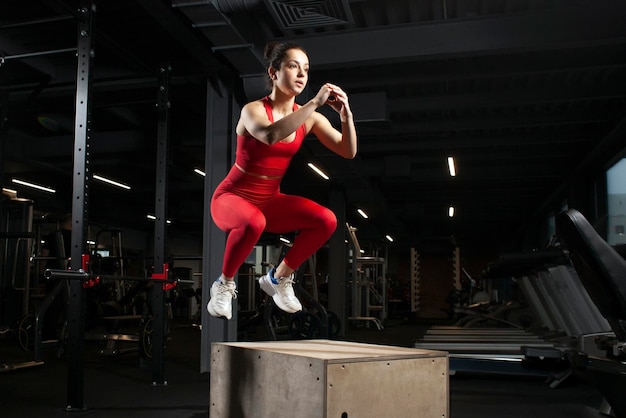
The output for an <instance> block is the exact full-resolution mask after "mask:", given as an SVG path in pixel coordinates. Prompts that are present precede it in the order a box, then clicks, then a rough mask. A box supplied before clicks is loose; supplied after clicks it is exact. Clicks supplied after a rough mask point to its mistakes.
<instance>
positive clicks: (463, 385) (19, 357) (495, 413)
mask: <svg viewBox="0 0 626 418" xmlns="http://www.w3.org/2000/svg"><path fill="white" fill-rule="evenodd" d="M426 326H428V324H415V323H395V324H393V323H392V324H388V325H387V326H386V328H385V329H384V330H381V331H378V330H376V329H375V328H358V329H353V330H349V331H348V332H347V334H346V337H345V339H346V340H350V341H358V342H367V343H374V344H388V345H397V346H404V347H408V346H411V344H412V342H413V341H414V340H415V339H416V338H419V337H420V335H421V334H422V333H423V331H424V329H425V327H426ZM170 336H171V339H170V341H169V342H168V346H167V353H166V370H165V373H166V376H167V381H168V384H167V386H159V387H154V386H152V385H151V382H150V380H151V368H150V367H140V364H139V358H138V355H137V354H135V353H128V354H124V355H121V356H118V357H115V358H111V357H102V356H100V355H99V354H98V348H99V347H98V345H97V344H95V343H87V344H86V347H85V381H84V384H85V386H84V388H85V391H84V393H85V395H84V397H85V404H86V407H87V409H86V410H84V411H82V412H79V411H73V412H67V411H66V410H65V403H66V399H67V393H66V384H67V380H66V379H67V368H66V367H67V364H66V362H65V361H64V360H62V359H58V358H57V356H56V352H55V350H46V352H45V362H44V364H43V365H41V366H36V367H31V368H24V369H20V370H13V371H9V372H0V415H1V416H2V417H7V418H9V417H15V418H18V417H36V418H41V417H46V418H47V417H51V418H53V417H68V416H69V417H94V418H96V417H97V418H101V417H114V416H119V417H126V418H139V417H146V418H160V417H168V418H177V417H180V418H192V417H207V416H208V403H209V390H210V388H209V375H208V374H207V373H200V372H199V368H200V366H199V365H200V358H199V351H200V350H199V341H200V331H199V330H198V329H197V328H195V327H193V326H192V324H191V323H186V322H178V323H176V324H174V326H173V327H172V330H171V335H170ZM30 360H32V353H28V352H24V351H21V350H20V348H19V347H18V344H17V342H15V341H14V339H12V338H9V337H8V336H4V338H2V339H0V364H6V365H10V364H18V363H19V362H26V361H30ZM600 402H601V397H600V395H599V393H598V392H597V390H596V389H595V388H593V387H591V386H589V385H587V384H586V383H584V382H582V381H580V380H577V379H575V378H572V379H568V380H567V381H565V382H564V383H563V384H561V385H560V386H558V387H557V388H555V389H551V388H550V387H549V386H548V385H546V384H545V383H544V379H543V378H516V377H512V376H485V375H454V376H450V415H451V417H452V418H470V417H471V418H474V417H480V418H489V417H506V418H518V417H520V418H521V417H525V418H526V417H533V418H543V417H546V418H547V417H550V418H561V417H562V418H577V417H586V418H589V417H600V416H601V415H600V414H599V413H598V412H597V407H598V406H599V405H600ZM415 416H416V418H419V414H416V415H415ZM231 418H238V417H231ZM254 418H256V417H254ZM259 418H265V417H259ZM267 418H271V417H267ZM294 418H297V415H294ZM381 418H393V417H381Z"/></svg>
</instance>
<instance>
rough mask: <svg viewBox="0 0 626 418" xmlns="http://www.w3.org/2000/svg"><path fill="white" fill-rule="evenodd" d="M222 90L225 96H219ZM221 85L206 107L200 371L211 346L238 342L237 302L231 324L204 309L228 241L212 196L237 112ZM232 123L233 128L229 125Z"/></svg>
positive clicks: (226, 161)
mask: <svg viewBox="0 0 626 418" xmlns="http://www.w3.org/2000/svg"><path fill="white" fill-rule="evenodd" d="M216 89H220V90H221V91H222V93H223V94H218V92H217V91H216ZM224 91H227V90H226V89H224V88H223V86H222V85H221V84H219V83H218V82H216V84H215V85H213V84H211V83H210V82H208V83H207V108H206V141H205V143H206V148H205V158H204V165H205V172H206V178H205V181H204V207H205V211H204V213H205V216H204V237H203V246H202V247H203V249H202V252H203V254H204V257H203V258H202V307H203V308H202V340H201V343H200V344H201V347H200V350H201V356H200V359H201V360H200V371H201V372H209V371H210V365H211V344H212V343H214V342H224V341H235V340H236V339H237V300H236V299H234V300H233V317H232V319H231V320H230V321H224V320H223V319H218V318H213V317H211V316H209V314H208V312H207V310H206V309H204V307H205V306H206V305H207V303H208V301H209V296H210V293H209V292H210V289H211V285H212V284H213V281H214V280H215V279H216V278H217V277H219V275H220V274H221V270H222V259H223V255H224V248H225V244H226V242H225V239H224V233H223V232H222V231H220V229H219V228H218V227H217V226H215V224H214V223H213V220H212V219H211V214H210V212H209V208H210V204H211V195H212V193H213V190H215V187H217V185H218V184H219V182H220V181H221V180H222V179H223V178H224V176H226V172H227V171H228V169H229V167H230V165H231V161H230V158H231V157H232V152H231V146H232V144H233V142H234V141H232V139H231V136H232V135H231V133H232V132H234V129H233V127H232V123H233V117H232V115H233V113H235V110H234V109H231V106H232V101H231V100H230V99H231V96H229V94H227V93H224ZM229 122H230V125H229Z"/></svg>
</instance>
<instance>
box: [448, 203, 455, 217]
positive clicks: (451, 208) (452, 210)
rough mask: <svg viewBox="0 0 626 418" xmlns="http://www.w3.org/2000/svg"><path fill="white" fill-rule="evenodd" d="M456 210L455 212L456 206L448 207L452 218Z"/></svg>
mask: <svg viewBox="0 0 626 418" xmlns="http://www.w3.org/2000/svg"><path fill="white" fill-rule="evenodd" d="M454 212H455V210H454V206H450V207H449V208H448V216H449V217H451V218H454Z"/></svg>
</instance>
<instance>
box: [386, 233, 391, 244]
mask: <svg viewBox="0 0 626 418" xmlns="http://www.w3.org/2000/svg"><path fill="white" fill-rule="evenodd" d="M385 238H386V239H387V241H389V242H393V237H392V236H391V235H389V234H387V235H385Z"/></svg>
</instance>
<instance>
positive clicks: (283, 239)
mask: <svg viewBox="0 0 626 418" xmlns="http://www.w3.org/2000/svg"><path fill="white" fill-rule="evenodd" d="M279 239H280V240H281V241H282V242H284V243H287V244H291V241H289V240H288V239H287V238H285V237H280V238H279Z"/></svg>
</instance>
